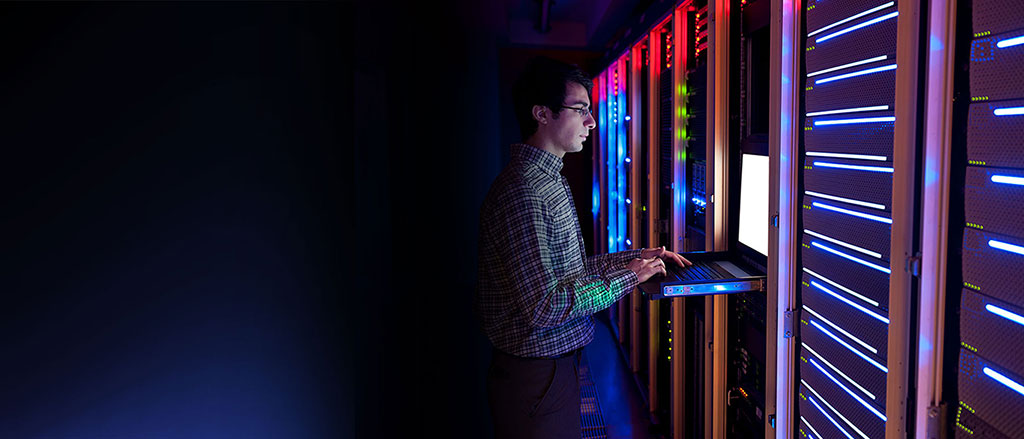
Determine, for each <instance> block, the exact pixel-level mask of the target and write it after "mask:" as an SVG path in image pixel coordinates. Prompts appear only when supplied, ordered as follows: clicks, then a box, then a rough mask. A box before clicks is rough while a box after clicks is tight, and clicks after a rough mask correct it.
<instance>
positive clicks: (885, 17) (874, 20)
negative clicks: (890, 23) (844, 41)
mask: <svg viewBox="0 0 1024 439" xmlns="http://www.w3.org/2000/svg"><path fill="white" fill-rule="evenodd" d="M899 14H900V13H899V11H896V12H890V13H888V14H885V15H883V16H881V17H878V18H872V19H870V20H868V21H865V22H863V23H861V24H858V25H854V26H850V27H848V28H846V29H843V30H840V31H835V32H833V33H830V34H828V35H825V36H823V37H821V38H818V39H816V40H814V42H815V43H821V42H824V41H828V40H831V39H833V38H835V37H838V36H840V35H844V34H847V33H850V32H853V31H855V30H857V29H863V28H865V27H868V26H871V25H872V24H875V23H879V22H882V21H885V20H888V19H890V18H894V17H896V16H897V15H899Z"/></svg>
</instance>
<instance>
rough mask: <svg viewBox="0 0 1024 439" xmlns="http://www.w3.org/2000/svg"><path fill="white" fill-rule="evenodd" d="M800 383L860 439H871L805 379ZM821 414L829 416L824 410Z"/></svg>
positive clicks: (819, 407)
mask: <svg viewBox="0 0 1024 439" xmlns="http://www.w3.org/2000/svg"><path fill="white" fill-rule="evenodd" d="M800 383H801V384H803V385H804V387H806V388H807V390H810V391H811V393H813V394H814V396H815V397H817V398H818V400H820V401H821V402H822V403H824V404H825V407H828V408H829V410H832V413H835V414H836V416H838V417H839V419H842V420H843V422H845V423H846V425H849V426H850V428H852V429H853V431H855V432H857V434H859V435H860V437H862V438H864V439H869V438H868V436H867V435H866V434H864V432H863V431H860V429H859V428H857V426H856V425H853V422H850V420H849V419H846V417H845V416H843V414H842V413H840V412H839V410H836V408H835V407H833V406H832V404H829V403H828V400H826V399H825V398H823V397H822V396H821V394H820V393H818V391H817V390H814V388H813V387H811V385H810V384H808V383H807V381H804V380H803V379H800ZM808 399H810V397H808ZM812 402H813V401H812ZM815 405H816V406H817V404H815ZM818 410H821V406H818ZM821 412H822V413H823V414H825V416H828V414H827V413H825V411H824V410H821ZM829 419H830V420H832V417H831V416H829ZM833 421H834V420H833ZM836 426H837V427H838V426H839V424H838V423H837V424H836ZM840 430H843V429H842V427H840ZM843 433H846V430H843ZM846 435H847V436H849V433H846Z"/></svg>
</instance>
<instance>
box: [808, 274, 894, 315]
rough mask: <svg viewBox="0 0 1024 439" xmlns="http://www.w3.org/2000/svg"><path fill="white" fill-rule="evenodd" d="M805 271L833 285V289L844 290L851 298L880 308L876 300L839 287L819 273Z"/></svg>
mask: <svg viewBox="0 0 1024 439" xmlns="http://www.w3.org/2000/svg"><path fill="white" fill-rule="evenodd" d="M804 271H806V272H807V274H809V275H811V276H814V277H816V278H818V279H821V280H823V281H825V282H827V283H828V284H829V285H832V286H833V287H836V288H839V289H840V290H843V291H845V292H846V294H849V295H851V296H853V297H856V298H858V299H860V300H863V301H865V302H867V303H870V304H871V306H878V302H876V301H874V300H871V299H869V298H867V297H866V296H864V295H863V294H860V293H858V292H856V291H853V290H851V289H849V288H846V287H844V286H842V285H839V284H838V283H836V281H834V280H832V279H829V278H827V277H825V276H822V275H820V274H818V273H815V272H813V271H811V270H809V269H808V268H806V267H805V268H804Z"/></svg>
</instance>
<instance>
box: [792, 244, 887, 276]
mask: <svg viewBox="0 0 1024 439" xmlns="http://www.w3.org/2000/svg"><path fill="white" fill-rule="evenodd" d="M811 246H813V247H817V248H820V249H822V250H825V251H827V252H829V253H832V254H834V255H836V256H839V257H841V258H843V259H847V260H850V261H853V262H856V263H858V264H860V265H863V266H865V267H869V268H874V269H875V270H878V271H881V272H882V273H885V274H892V270H890V269H888V268H885V267H883V266H881V265H878V264H875V263H871V262H868V261H865V260H863V259H861V258H858V257H856V256H851V255H848V254H846V253H843V252H841V251H839V250H836V249H834V248H832V247H829V246H827V245H824V244H822V243H820V242H818V241H811Z"/></svg>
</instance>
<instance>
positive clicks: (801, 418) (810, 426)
mask: <svg viewBox="0 0 1024 439" xmlns="http://www.w3.org/2000/svg"><path fill="white" fill-rule="evenodd" d="M800 420H801V421H804V425H806V426H807V428H810V429H811V433H814V435H815V436H817V437H819V438H821V439H824V438H825V436H822V435H821V433H818V430H815V429H814V426H813V425H811V423H810V422H807V420H806V419H804V417H803V416H800Z"/></svg>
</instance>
